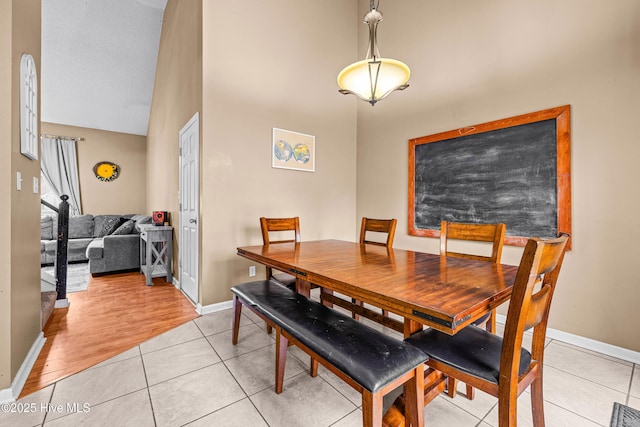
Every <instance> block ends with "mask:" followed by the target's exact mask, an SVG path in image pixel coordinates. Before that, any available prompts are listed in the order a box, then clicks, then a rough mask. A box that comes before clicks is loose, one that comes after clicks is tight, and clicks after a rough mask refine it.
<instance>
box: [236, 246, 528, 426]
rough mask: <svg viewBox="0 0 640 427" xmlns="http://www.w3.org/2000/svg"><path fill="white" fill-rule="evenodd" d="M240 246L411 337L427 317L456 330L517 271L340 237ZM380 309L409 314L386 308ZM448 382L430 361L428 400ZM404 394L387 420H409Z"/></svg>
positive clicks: (503, 294) (492, 302) (506, 291)
mask: <svg viewBox="0 0 640 427" xmlns="http://www.w3.org/2000/svg"><path fill="white" fill-rule="evenodd" d="M237 253H238V255H240V256H242V257H244V258H247V259H249V260H252V261H255V262H257V263H260V264H263V265H265V266H267V267H271V268H274V269H277V270H280V271H284V272H287V273H289V274H292V275H294V276H296V289H297V291H298V292H299V293H301V294H304V295H307V296H309V293H310V284H311V283H313V284H314V285H318V286H320V287H321V291H322V301H323V303H324V304H325V305H328V306H332V305H338V306H341V307H343V308H346V309H348V310H351V311H352V312H353V313H354V314H358V315H360V316H364V317H367V318H369V319H371V320H374V321H376V322H378V323H381V324H382V325H384V326H387V327H390V328H392V329H395V330H397V331H399V332H401V333H402V334H403V335H404V336H405V337H408V336H409V335H411V334H412V333H414V332H417V331H420V330H422V329H423V328H424V326H425V325H426V326H429V327H432V328H435V329H437V330H440V331H442V332H445V333H447V334H451V335H453V334H455V333H456V332H458V331H459V330H461V329H462V328H464V327H466V326H467V325H469V324H471V323H473V322H474V321H475V320H477V319H479V318H480V317H482V316H484V315H485V314H487V313H489V312H490V311H491V310H493V309H495V308H496V307H498V306H499V305H500V304H502V303H504V302H505V301H508V300H509V298H510V296H511V289H512V286H513V283H514V280H515V276H516V272H517V267H515V266H510V265H504V264H495V263H491V262H487V261H479V260H472V259H463V258H454V257H447V256H443V255H434V254H429V253H424V252H417V251H410V250H403V249H392V248H391V249H388V248H386V247H384V246H376V245H369V244H360V243H354V242H347V241H342V240H317V241H307V242H298V243H294V242H291V243H278V244H272V245H259V246H245V247H239V248H237ZM335 293H339V294H343V295H345V296H347V297H349V298H348V299H344V298H340V297H338V296H336V295H335ZM351 298H353V300H352V301H362V303H365V304H368V305H372V306H375V307H376V309H371V308H366V307H364V306H363V305H360V304H354V303H353V302H352V301H349V299H351ZM380 309H384V310H387V311H389V312H391V313H395V314H397V315H399V316H400V318H401V319H403V320H402V321H398V320H395V319H393V318H392V317H391V316H389V317H388V316H383V315H382V314H381V310H380ZM445 387H446V378H445V377H444V376H443V375H442V373H440V372H438V371H434V370H433V369H427V370H426V371H425V380H424V397H425V404H426V403H427V402H429V401H431V400H432V399H433V398H435V397H436V396H437V395H438V394H440V393H441V392H442V391H443V390H444V389H445ZM405 391H406V390H405ZM404 395H406V393H405V394H403V395H400V396H399V397H398V398H397V399H396V401H395V402H394V403H393V405H392V406H391V408H389V410H388V411H387V412H386V413H385V416H384V420H383V424H384V425H386V426H401V425H404V400H403V399H404Z"/></svg>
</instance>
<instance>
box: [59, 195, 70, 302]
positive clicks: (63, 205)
mask: <svg viewBox="0 0 640 427" xmlns="http://www.w3.org/2000/svg"><path fill="white" fill-rule="evenodd" d="M60 199H62V201H61V202H60V205H59V206H58V246H57V250H56V292H57V294H58V296H57V300H56V308H61V307H68V306H69V301H68V300H67V244H68V241H69V203H68V202H67V200H68V199H69V196H67V195H66V194H63V195H62V196H60Z"/></svg>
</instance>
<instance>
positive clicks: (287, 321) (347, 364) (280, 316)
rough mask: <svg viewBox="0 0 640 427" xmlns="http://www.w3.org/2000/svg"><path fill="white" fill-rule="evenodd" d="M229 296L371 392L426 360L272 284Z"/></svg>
mask: <svg viewBox="0 0 640 427" xmlns="http://www.w3.org/2000/svg"><path fill="white" fill-rule="evenodd" d="M231 290H232V292H234V293H235V294H236V295H238V297H240V298H241V299H242V300H243V301H245V302H247V303H248V304H252V306H253V307H254V308H255V309H256V310H258V311H259V312H261V313H263V314H264V315H265V316H266V317H268V318H269V319H272V320H273V321H274V323H275V324H277V325H279V326H280V327H281V328H282V329H283V330H284V331H286V332H287V333H289V334H290V335H291V336H292V337H294V338H295V339H296V340H298V341H300V342H301V343H302V344H304V345H305V346H307V347H309V348H310V349H311V350H313V351H314V352H316V353H317V354H318V355H319V356H320V357H321V358H323V359H324V360H326V361H327V362H329V363H330V364H332V365H333V366H335V367H336V368H338V370H340V371H341V372H343V373H345V374H346V375H348V376H349V377H351V378H352V379H353V380H354V381H355V382H357V383H358V384H360V385H361V386H363V387H364V388H365V389H367V390H369V391H371V392H375V391H377V390H379V389H380V388H381V387H383V386H385V385H386V384H388V383H390V382H391V381H393V380H394V379H396V378H397V377H398V376H399V375H401V374H403V373H405V372H407V371H409V370H411V369H414V368H415V367H416V366H419V365H420V364H421V363H424V362H425V361H426V360H427V356H426V355H425V354H424V353H423V352H422V351H420V350H418V349H417V348H415V347H412V346H411V345H407V344H406V343H404V342H402V341H401V340H398V339H394V338H393V337H390V336H388V335H385V334H384V333H382V332H380V331H377V330H375V329H372V328H370V327H368V326H366V325H364V324H362V323H360V322H358V321H356V320H353V319H352V318H351V317H349V316H347V315H345V314H342V313H340V312H337V311H335V310H332V309H330V308H327V307H325V306H323V305H322V304H320V303H317V302H315V301H311V300H309V299H307V298H306V297H304V296H302V295H300V294H298V293H296V292H293V291H291V290H289V289H287V288H286V287H284V286H281V285H279V284H277V283H275V282H274V281H261V282H250V283H245V284H242V285H237V286H234V287H233V288H231Z"/></svg>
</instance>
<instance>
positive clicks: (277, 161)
mask: <svg viewBox="0 0 640 427" xmlns="http://www.w3.org/2000/svg"><path fill="white" fill-rule="evenodd" d="M271 166H272V167H274V168H280V169H293V170H299V171H304V172H315V170H316V137H315V136H313V135H306V134H304V133H298V132H292V131H289V130H284V129H278V128H273V138H272V141H271Z"/></svg>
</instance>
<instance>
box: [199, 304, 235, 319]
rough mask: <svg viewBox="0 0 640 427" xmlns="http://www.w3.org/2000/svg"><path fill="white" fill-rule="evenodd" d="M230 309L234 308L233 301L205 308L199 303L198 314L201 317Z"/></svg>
mask: <svg viewBox="0 0 640 427" xmlns="http://www.w3.org/2000/svg"><path fill="white" fill-rule="evenodd" d="M230 308H233V301H231V300H229V301H223V302H219V303H217V304H209V305H205V306H202V305H200V303H198V305H197V307H196V312H197V313H198V314H200V315H203V314H211V313H215V312H217V311H222V310H228V309H230Z"/></svg>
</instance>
